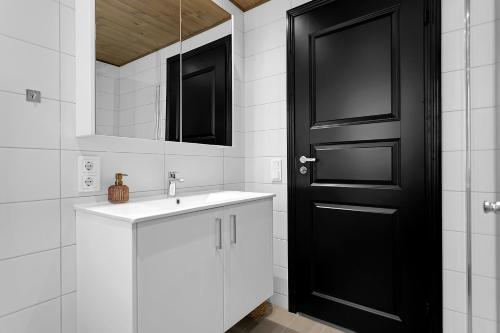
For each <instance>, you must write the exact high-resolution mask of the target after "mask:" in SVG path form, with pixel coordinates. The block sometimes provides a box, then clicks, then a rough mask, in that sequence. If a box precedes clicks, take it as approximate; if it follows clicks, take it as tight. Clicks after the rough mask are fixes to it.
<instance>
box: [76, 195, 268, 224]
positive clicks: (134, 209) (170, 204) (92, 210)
mask: <svg viewBox="0 0 500 333" xmlns="http://www.w3.org/2000/svg"><path fill="white" fill-rule="evenodd" d="M275 196H276V195H275V194H274V193H254V192H238V191H222V192H210V193H200V194H191V195H180V196H177V197H175V198H168V197H166V196H160V197H158V196H156V197H152V198H140V199H138V200H133V201H130V202H127V203H123V204H112V203H109V202H102V203H94V204H80V205H75V210H77V211H82V212H85V213H88V214H94V215H98V216H102V217H107V218H111V219H115V220H120V221H124V222H128V223H137V222H143V221H148V220H155V219H160V218H164V217H169V216H175V215H181V214H186V213H191V212H195V211H201V210H206V209H211V208H218V207H224V206H229V205H235V204H239V203H244V202H250V201H255V200H261V199H266V198H273V197H275ZM178 200H179V202H178Z"/></svg>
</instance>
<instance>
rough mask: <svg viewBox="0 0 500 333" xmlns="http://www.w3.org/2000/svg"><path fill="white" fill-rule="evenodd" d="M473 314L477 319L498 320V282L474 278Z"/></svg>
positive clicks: (474, 276) (479, 277) (485, 278)
mask: <svg viewBox="0 0 500 333" xmlns="http://www.w3.org/2000/svg"><path fill="white" fill-rule="evenodd" d="M472 290H473V294H472V314H473V315H474V316H477V317H481V318H485V319H489V320H495V321H497V320H498V300H499V296H500V294H499V292H498V280H496V279H492V278H488V277H482V276H477V275H473V276H472Z"/></svg>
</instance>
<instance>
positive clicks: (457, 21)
mask: <svg viewBox="0 0 500 333" xmlns="http://www.w3.org/2000/svg"><path fill="white" fill-rule="evenodd" d="M441 8H442V14H441V16H442V18H441V19H442V22H441V29H442V31H443V32H447V31H451V30H456V29H461V28H463V27H464V8H465V4H464V0H443V1H442V2H441Z"/></svg>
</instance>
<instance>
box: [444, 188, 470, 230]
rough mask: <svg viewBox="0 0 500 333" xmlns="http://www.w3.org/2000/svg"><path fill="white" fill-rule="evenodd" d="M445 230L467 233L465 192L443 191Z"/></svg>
mask: <svg viewBox="0 0 500 333" xmlns="http://www.w3.org/2000/svg"><path fill="white" fill-rule="evenodd" d="M442 206H443V229H445V230H453V231H462V232H465V192H456V191H443V198H442Z"/></svg>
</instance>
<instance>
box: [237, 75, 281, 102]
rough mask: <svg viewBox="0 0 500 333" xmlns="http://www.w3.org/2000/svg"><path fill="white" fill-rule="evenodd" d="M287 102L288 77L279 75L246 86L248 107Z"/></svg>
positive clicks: (248, 83)
mask: <svg viewBox="0 0 500 333" xmlns="http://www.w3.org/2000/svg"><path fill="white" fill-rule="evenodd" d="M284 100H286V75H285V74H279V75H275V76H271V77H267V78H264V79H260V80H256V81H251V82H247V83H246V84H245V103H246V105H247V106H253V105H260V104H266V103H275V102H280V101H284Z"/></svg>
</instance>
